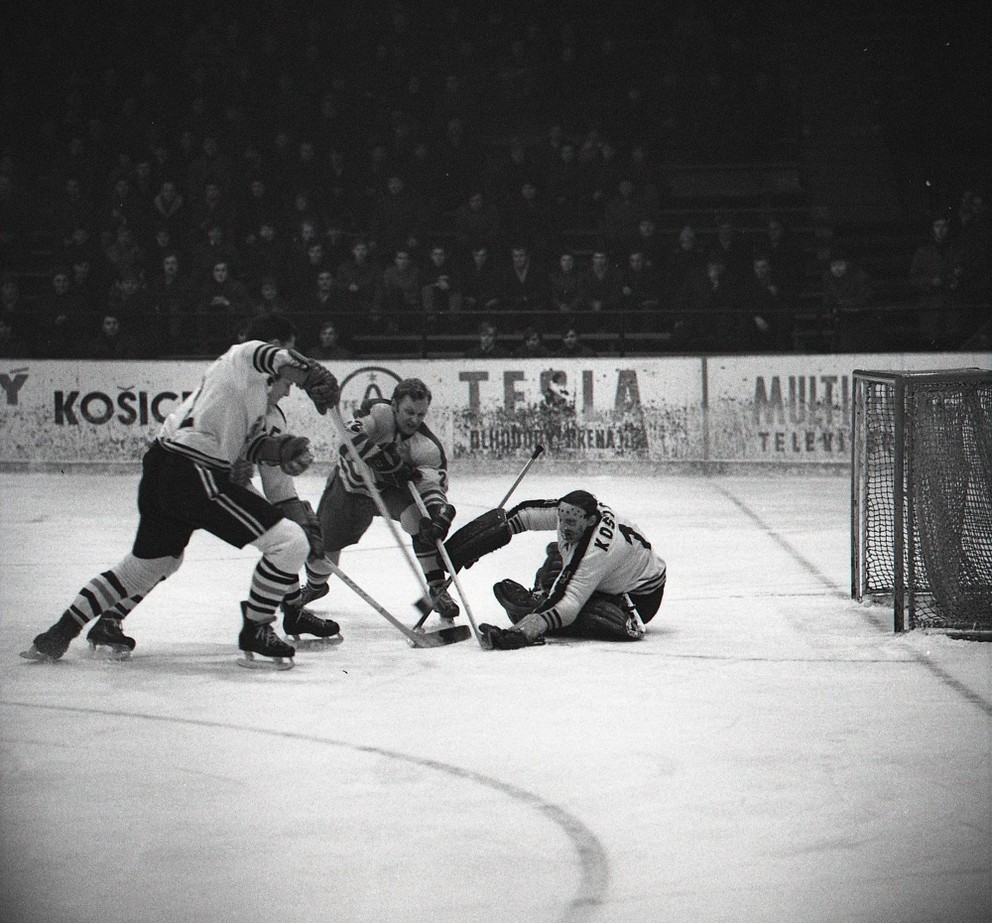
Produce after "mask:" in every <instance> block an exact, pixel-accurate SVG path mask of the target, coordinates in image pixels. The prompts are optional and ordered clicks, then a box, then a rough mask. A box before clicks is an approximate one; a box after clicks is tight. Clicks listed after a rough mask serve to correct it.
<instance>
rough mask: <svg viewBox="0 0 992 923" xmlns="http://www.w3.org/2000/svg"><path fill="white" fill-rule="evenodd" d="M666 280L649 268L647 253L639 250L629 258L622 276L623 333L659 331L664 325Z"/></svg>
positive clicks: (632, 251)
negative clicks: (662, 313)
mask: <svg viewBox="0 0 992 923" xmlns="http://www.w3.org/2000/svg"><path fill="white" fill-rule="evenodd" d="M662 284H663V279H662V276H661V274H660V273H658V272H657V271H656V270H655V269H654V268H653V267H650V266H648V263H647V260H646V259H645V258H644V252H643V251H642V250H640V249H638V248H637V247H635V248H634V249H632V250H631V251H630V253H628V255H627V266H626V268H625V269H624V270H623V272H622V273H621V274H620V309H621V310H622V311H623V318H622V324H623V327H622V329H623V330H624V331H651V332H660V331H661V330H662V329H663V327H664V324H663V322H662V318H661V316H660V314H659V312H660V309H661V299H662Z"/></svg>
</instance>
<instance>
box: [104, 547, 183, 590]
mask: <svg viewBox="0 0 992 923" xmlns="http://www.w3.org/2000/svg"><path fill="white" fill-rule="evenodd" d="M182 562H183V556H182V555H179V557H178V558H174V557H171V556H169V557H164V558H136V557H135V556H134V555H133V554H127V555H125V556H124V558H123V559H122V560H121V562H120V563H119V564H118V565H117V566H116V567H115V568H114V573H115V574H116V575H117V577H118V578H119V579H120V581H121V583H123V584H124V587H125V589H126V590H127V595H128V596H135V595H140V596H144V595H146V594H147V593H149V592H150V591H151V589H152V587H154V586H155V584H157V583H159V582H161V581H162V580H165V579H166V578H167V577H171V576H172V575H173V574H174V573H175V572H176V571H177V570H179V566H180V565H181V564H182Z"/></svg>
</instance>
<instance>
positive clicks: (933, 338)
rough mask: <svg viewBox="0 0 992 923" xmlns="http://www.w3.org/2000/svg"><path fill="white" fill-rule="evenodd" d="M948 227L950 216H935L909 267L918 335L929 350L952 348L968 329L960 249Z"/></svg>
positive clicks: (941, 214)
mask: <svg viewBox="0 0 992 923" xmlns="http://www.w3.org/2000/svg"><path fill="white" fill-rule="evenodd" d="M950 230H951V227H950V216H949V215H947V214H946V213H945V212H939V213H938V214H937V215H935V216H934V219H933V221H932V223H931V226H930V235H929V237H928V238H927V240H925V241H924V242H923V243H921V244H920V245H919V246H918V247H917V248H916V250H915V251H914V252H913V259H912V263H911V264H910V268H909V281H910V283H911V284H912V285H913V287H914V288H915V289H916V290H917V292H919V296H920V312H919V318H920V334H921V335H922V337H923V341H924V344H925V345H926V346H927V347H929V348H931V349H953V348H955V346H957V345H958V344H959V343H961V342H962V341H963V340H964V339H966V338H967V335H968V333H969V332H970V331H968V330H966V329H965V327H966V321H965V318H966V316H967V315H966V312H965V310H963V303H964V299H963V298H962V297H961V292H960V287H961V278H962V276H963V274H964V266H963V263H962V252H961V248H960V246H959V245H958V242H957V241H956V240H954V238H953V237H952V236H951V233H950ZM968 313H970V312H968Z"/></svg>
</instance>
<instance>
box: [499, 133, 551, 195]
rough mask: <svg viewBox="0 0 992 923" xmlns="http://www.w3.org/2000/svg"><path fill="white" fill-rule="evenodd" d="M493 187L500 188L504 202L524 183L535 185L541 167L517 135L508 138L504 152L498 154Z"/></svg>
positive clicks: (539, 175) (539, 176)
mask: <svg viewBox="0 0 992 923" xmlns="http://www.w3.org/2000/svg"><path fill="white" fill-rule="evenodd" d="M495 171H496V176H495V183H494V187H495V189H497V190H502V191H503V194H504V201H505V203H509V202H510V201H511V199H512V198H513V197H514V196H515V195H516V193H517V192H518V191H519V190H520V189H522V188H523V185H524V183H530V184H531V185H532V186H535V187H536V186H537V185H538V183H539V180H540V178H541V168H540V165H539V164H538V163H537V161H536V159H535V158H534V155H533V154H532V153H531V152H530V151H529V150H528V148H527V146H526V144H524V141H523V139H522V138H521V137H520V136H519V135H514V136H513V137H511V138H510V145H509V148H508V150H507V151H506V153H505V154H501V155H498V159H497V162H496V167H495Z"/></svg>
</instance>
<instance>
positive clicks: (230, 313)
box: [196, 260, 248, 354]
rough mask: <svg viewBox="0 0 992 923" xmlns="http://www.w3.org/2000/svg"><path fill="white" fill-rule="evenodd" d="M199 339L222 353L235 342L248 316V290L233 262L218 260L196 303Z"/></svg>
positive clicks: (208, 349) (202, 346) (207, 347)
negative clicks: (237, 333)
mask: <svg viewBox="0 0 992 923" xmlns="http://www.w3.org/2000/svg"><path fill="white" fill-rule="evenodd" d="M196 314H197V325H196V328H197V343H198V345H199V348H200V349H201V350H202V351H203V352H205V353H211V354H220V353H222V352H224V350H225V349H226V348H227V347H228V346H230V344H231V343H233V342H234V332H235V329H236V327H237V325H238V324H240V323H242V322H243V321H244V319H245V318H246V317H247V316H248V292H247V290H246V289H245V287H244V285H242V283H241V282H239V281H238V280H237V279H236V278H234V277H233V275H232V273H231V267H230V265H229V264H228V263H227V262H226V261H224V260H221V261H220V262H217V263H215V264H214V266H213V269H212V270H211V273H210V279H209V281H208V282H206V283H204V285H203V286H202V287H201V289H200V294H199V298H198V300H197V305H196Z"/></svg>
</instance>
